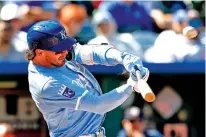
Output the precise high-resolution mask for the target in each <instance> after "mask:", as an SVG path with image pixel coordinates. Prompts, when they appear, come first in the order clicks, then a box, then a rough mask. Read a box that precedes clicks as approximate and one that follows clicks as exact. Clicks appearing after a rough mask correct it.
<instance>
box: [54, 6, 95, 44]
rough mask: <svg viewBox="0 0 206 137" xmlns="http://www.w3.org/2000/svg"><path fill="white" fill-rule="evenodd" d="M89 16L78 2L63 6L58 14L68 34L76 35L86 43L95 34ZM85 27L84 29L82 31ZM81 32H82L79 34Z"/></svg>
mask: <svg viewBox="0 0 206 137" xmlns="http://www.w3.org/2000/svg"><path fill="white" fill-rule="evenodd" d="M87 17H88V16H87V11H86V9H85V8H84V7H83V6H81V5H77V4H68V5H65V6H63V7H62V8H61V9H60V10H59V12H58V15H57V18H58V20H59V22H60V23H61V24H62V25H63V26H64V28H65V29H66V32H67V34H68V35H69V36H70V37H75V38H76V39H77V40H78V41H79V42H80V43H81V44H85V43H86V42H88V40H89V39H91V38H93V37H94V36H95V33H94V31H93V28H91V25H90V24H89V21H88V20H87V19H88V18H87ZM83 28H84V31H82V29H83ZM81 31H82V32H81ZM80 32H81V34H79V33H80Z"/></svg>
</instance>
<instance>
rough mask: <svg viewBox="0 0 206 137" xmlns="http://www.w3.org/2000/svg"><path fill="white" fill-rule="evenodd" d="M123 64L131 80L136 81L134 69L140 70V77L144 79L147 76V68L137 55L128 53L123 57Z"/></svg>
mask: <svg viewBox="0 0 206 137" xmlns="http://www.w3.org/2000/svg"><path fill="white" fill-rule="evenodd" d="M123 65H124V67H125V69H126V70H127V71H128V72H130V74H131V78H132V79H133V80H136V81H137V76H136V71H140V75H141V78H142V79H144V80H145V81H147V79H148V78H149V70H148V69H147V68H145V67H144V66H143V64H142V61H141V60H140V58H139V57H137V56H133V55H130V54H128V55H126V56H125V57H124V59H123Z"/></svg>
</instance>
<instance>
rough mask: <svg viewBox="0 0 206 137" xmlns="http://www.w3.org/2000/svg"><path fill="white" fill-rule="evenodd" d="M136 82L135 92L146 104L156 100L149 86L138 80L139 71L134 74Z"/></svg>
mask: <svg viewBox="0 0 206 137" xmlns="http://www.w3.org/2000/svg"><path fill="white" fill-rule="evenodd" d="M136 75H137V78H138V81H137V83H136V85H135V89H137V92H139V93H140V94H141V95H142V97H143V98H144V100H145V101H147V102H153V101H154V100H155V99H156V96H155V94H154V93H153V91H152V89H151V88H150V86H149V85H148V84H147V82H146V81H145V80H143V79H140V78H141V77H140V73H139V71H137V72H136Z"/></svg>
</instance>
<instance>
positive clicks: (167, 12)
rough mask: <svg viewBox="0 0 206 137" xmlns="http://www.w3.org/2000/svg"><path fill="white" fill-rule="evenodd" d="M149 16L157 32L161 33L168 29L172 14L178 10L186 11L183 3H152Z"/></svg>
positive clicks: (161, 0)
mask: <svg viewBox="0 0 206 137" xmlns="http://www.w3.org/2000/svg"><path fill="white" fill-rule="evenodd" d="M151 8H152V10H151V11H150V16H151V17H152V18H153V19H154V22H155V23H156V25H157V27H158V28H157V31H159V32H161V31H163V30H165V29H168V28H170V25H171V23H172V14H173V13H174V12H176V11H178V10H179V9H187V5H186V4H185V3H184V2H183V1H164V0H160V1H153V3H152V7H151ZM158 29H159V30H158Z"/></svg>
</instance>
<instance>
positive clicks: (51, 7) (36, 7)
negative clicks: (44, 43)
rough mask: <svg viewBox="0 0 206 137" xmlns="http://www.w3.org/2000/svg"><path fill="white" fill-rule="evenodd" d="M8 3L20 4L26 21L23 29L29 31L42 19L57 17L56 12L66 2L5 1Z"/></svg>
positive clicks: (22, 15) (21, 14) (54, 0)
mask: <svg viewBox="0 0 206 137" xmlns="http://www.w3.org/2000/svg"><path fill="white" fill-rule="evenodd" d="M4 3H5V5H7V4H11V3H12V4H16V5H18V6H19V10H18V11H17V12H18V13H20V17H19V18H21V19H23V20H24V21H23V22H22V23H24V25H23V27H22V28H21V30H22V31H24V32H27V31H28V29H29V28H30V27H31V26H32V25H33V24H34V23H36V22H38V21H40V20H49V19H56V12H57V11H58V9H59V8H60V7H61V6H62V5H63V4H64V3H65V2H63V1H56V0H52V1H30V0H28V1H5V2H4ZM10 10H12V9H10Z"/></svg>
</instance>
